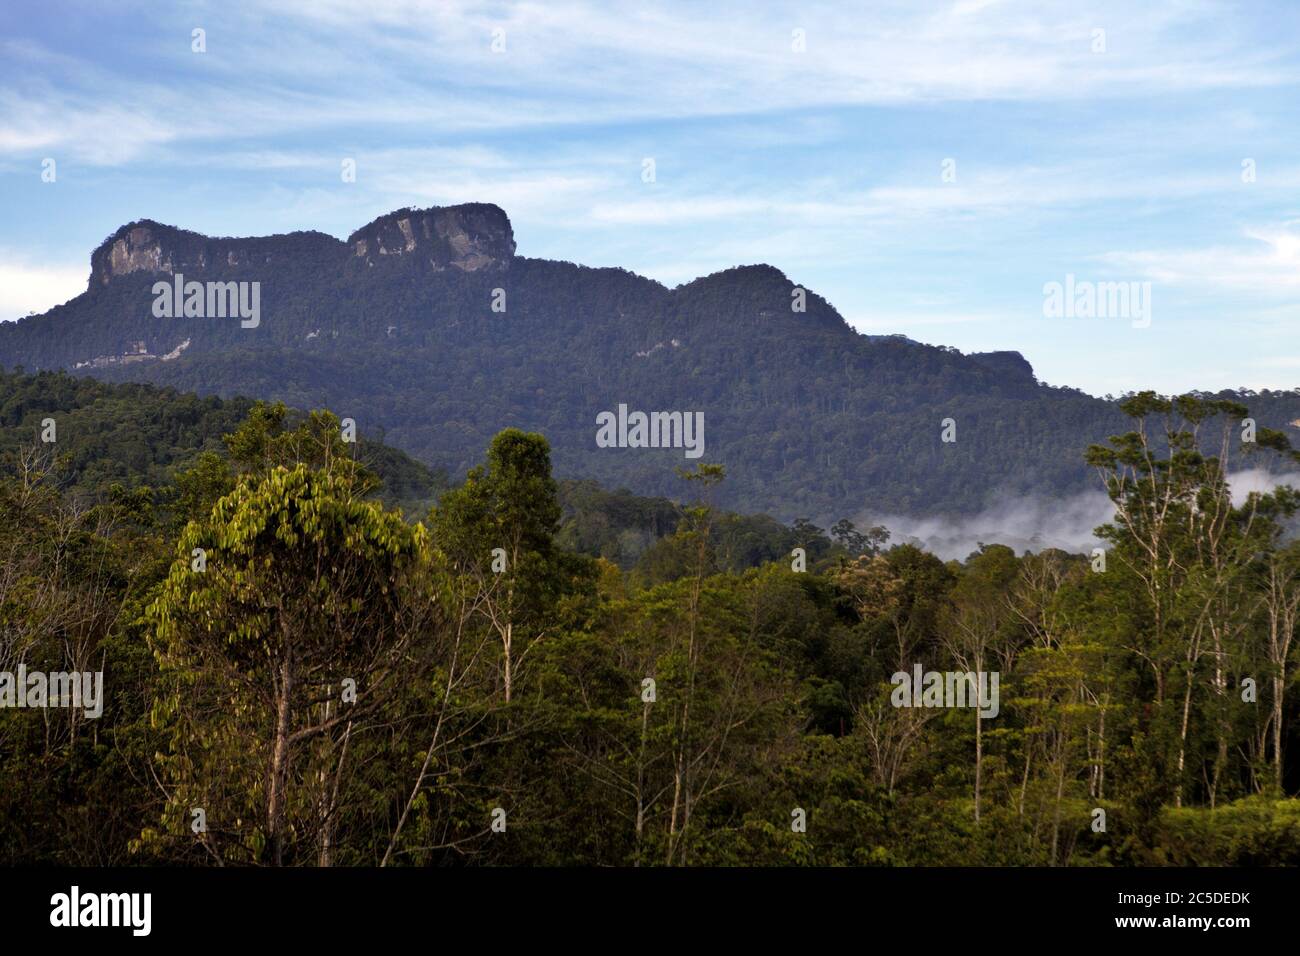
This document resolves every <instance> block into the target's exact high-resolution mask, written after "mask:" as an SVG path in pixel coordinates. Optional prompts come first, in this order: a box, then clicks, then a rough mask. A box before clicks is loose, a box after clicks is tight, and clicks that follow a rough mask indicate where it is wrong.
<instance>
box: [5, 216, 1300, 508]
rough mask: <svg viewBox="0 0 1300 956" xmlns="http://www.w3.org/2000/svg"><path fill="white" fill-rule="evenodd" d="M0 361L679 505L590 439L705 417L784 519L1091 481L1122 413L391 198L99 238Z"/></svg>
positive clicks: (981, 366) (993, 363)
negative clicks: (59, 295) (298, 417)
mask: <svg viewBox="0 0 1300 956" xmlns="http://www.w3.org/2000/svg"><path fill="white" fill-rule="evenodd" d="M178 277H183V280H184V282H185V283H193V282H197V283H202V284H207V285H204V286H203V287H202V288H201V290H200V291H201V293H202V294H201V295H200V296H199V297H197V298H196V299H194V300H193V303H194V305H195V306H196V311H202V312H204V313H205V315H206V316H207V317H204V316H200V315H191V316H189V317H185V316H184V314H183V313H184V311H185V308H184V306H185V302H184V301H182V300H183V299H185V298H187V297H188V290H186V289H184V288H182V289H181V290H180V291H181V292H182V293H183V295H180V296H175V297H174V296H173V295H172V294H171V290H172V288H173V286H174V284H175V283H176V282H177V281H178ZM218 283H223V284H224V283H244V284H245V285H243V286H228V287H227V286H224V285H215V284H218ZM254 283H256V286H254V285H253V284H254ZM214 289H215V290H216V291H215V293H214V291H213V290H214ZM254 290H255V291H256V295H254ZM235 291H241V292H243V293H244V299H243V300H242V304H243V305H245V306H246V308H245V310H244V312H243V313H239V312H238V310H237V308H236V306H237V305H239V304H240V300H238V299H237V298H235V297H231V298H230V299H229V300H227V299H226V298H225V296H226V295H227V294H228V293H231V292H235ZM214 296H215V299H214ZM801 297H804V298H805V301H806V308H805V309H804V310H803V311H796V309H795V303H797V302H798V301H799V299H800V298H801ZM160 303H161V305H160ZM217 305H228V306H229V307H228V308H226V309H225V310H224V311H222V310H219V309H217V308H216V307H215V306H217ZM168 313H172V314H173V315H174V316H176V317H169V315H168ZM254 313H256V314H254ZM0 366H9V367H12V366H22V367H24V368H26V369H28V370H34V369H66V370H69V371H72V372H74V373H77V374H85V375H91V376H95V377H98V378H102V379H106V380H110V381H142V382H152V383H157V384H163V385H169V386H173V387H176V388H178V389H182V390H188V391H195V392H198V393H200V394H215V395H219V396H223V397H232V396H236V395H244V396H250V397H255V398H264V399H269V400H280V401H284V402H285V403H286V404H288V405H290V406H293V407H297V408H318V407H328V408H330V409H332V410H334V411H335V412H336V413H337V414H339V415H340V416H346V417H351V418H354V419H355V420H356V422H357V424H358V428H359V430H360V431H361V433H363V434H366V435H370V436H372V437H374V438H376V439H378V440H381V441H383V442H385V443H387V444H389V445H393V446H396V447H397V448H401V449H403V450H405V451H407V452H409V453H410V454H411V455H413V456H414V457H415V458H417V459H419V460H421V461H423V462H424V463H425V464H427V465H429V466H431V467H434V468H439V469H443V470H445V471H446V472H447V473H448V474H450V475H453V476H458V475H460V474H462V473H463V472H464V471H465V469H466V468H468V467H469V466H470V465H472V464H473V463H475V462H476V461H477V460H478V459H479V457H480V456H481V454H482V450H483V449H484V448H485V447H487V445H488V442H489V441H490V439H491V437H492V435H494V434H495V433H496V432H497V431H498V430H500V429H501V428H504V427H507V426H517V427H521V428H526V429H530V430H536V431H541V432H543V433H544V434H545V435H546V436H547V437H548V438H549V439H550V441H551V444H552V448H553V454H554V461H555V467H556V473H557V474H558V475H560V476H564V477H574V478H587V479H594V480H596V481H598V482H599V483H600V484H601V485H603V486H605V487H610V488H629V489H631V490H632V491H634V492H636V493H637V494H639V495H666V496H670V497H675V496H678V495H679V494H680V491H681V489H680V485H681V482H680V479H679V478H678V477H677V476H676V469H678V468H680V467H683V466H686V467H689V466H691V465H693V464H694V460H693V459H691V458H688V457H686V454H685V451H684V449H683V448H680V447H677V448H628V447H599V446H598V443H597V424H598V416H601V414H602V413H611V414H615V415H616V414H617V413H618V411H619V406H620V405H623V406H626V409H627V411H628V412H635V411H642V412H647V413H648V412H658V411H666V412H681V413H683V414H684V415H685V417H686V420H693V417H694V416H693V413H702V415H703V421H704V431H703V436H704V451H703V457H702V458H700V459H699V460H701V461H706V462H719V463H722V464H724V465H726V466H727V469H728V479H727V481H726V482H725V483H724V485H723V486H722V488H721V490H720V492H719V496H718V503H719V504H721V505H724V506H726V507H731V508H734V509H736V510H739V511H744V512H749V513H754V512H767V513H770V514H772V515H774V516H776V517H779V518H781V519H783V520H789V519H792V518H794V517H797V516H807V517H812V518H814V519H817V520H832V519H833V518H835V517H839V516H844V515H850V516H855V515H858V514H861V513H863V512H874V513H877V514H879V513H892V514H936V513H953V514H958V513H974V512H977V511H979V510H981V509H984V508H986V507H988V506H989V505H991V504H995V503H998V502H1002V501H1007V500H1015V499H1016V498H1017V497H1018V496H1024V495H1029V494H1035V495H1068V494H1073V493H1075V492H1078V491H1080V490H1084V489H1088V488H1094V487H1095V482H1096V479H1095V477H1094V476H1092V475H1090V474H1089V473H1088V471H1087V470H1086V468H1085V467H1084V465H1083V459H1082V453H1083V450H1084V448H1085V447H1086V446H1087V445H1088V444H1089V443H1092V442H1095V441H1102V440H1104V439H1105V437H1106V436H1107V435H1109V434H1112V433H1115V432H1117V431H1120V430H1123V429H1124V428H1125V421H1124V418H1123V416H1122V415H1121V414H1120V413H1119V411H1118V409H1117V408H1116V407H1115V405H1114V403H1112V402H1108V401H1105V400H1102V399H1098V398H1094V397H1092V396H1089V395H1086V394H1084V393H1083V392H1080V391H1077V390H1075V389H1070V388H1059V387H1052V386H1049V385H1046V384H1044V383H1041V382H1039V381H1037V379H1036V378H1035V376H1034V372H1033V369H1032V368H1031V367H1030V365H1029V363H1028V362H1026V361H1025V359H1024V358H1023V357H1022V356H1021V355H1020V354H1019V353H1017V352H990V353H984V354H972V355H964V354H962V353H960V352H958V351H956V350H955V349H951V348H945V347H936V346H928V345H921V344H918V343H916V342H913V341H911V340H909V339H907V338H905V337H903V336H866V335H862V334H859V333H858V332H856V331H855V330H853V329H852V328H851V327H849V326H848V324H847V323H846V322H845V321H844V319H843V318H842V317H841V316H840V314H839V313H838V312H836V310H835V309H834V308H833V307H832V306H831V304H830V303H829V302H827V301H826V300H825V299H823V298H822V297H821V296H819V295H817V294H815V293H813V292H811V291H807V292H806V296H802V295H801V293H800V290H799V287H798V286H796V284H795V283H794V282H792V281H791V280H790V279H789V278H787V277H786V276H785V274H783V273H782V272H781V271H779V270H778V269H776V268H773V267H772V266H770V265H746V266H739V267H736V268H732V269H727V270H725V271H722V272H719V273H716V274H714V275H710V276H706V277H703V278H700V279H696V280H694V281H692V282H689V283H686V284H684V285H681V286H678V287H676V288H673V289H670V288H667V287H665V286H663V285H661V284H659V283H657V282H654V281H652V280H650V279H647V278H644V277H642V276H638V275H635V274H634V273H632V272H629V271H627V270H624V269H610V268H601V269H595V268H588V267H585V266H580V265H575V264H573V263H569V262H556V261H550V260H543V259H532V258H528V257H525V256H519V255H516V250H515V241H514V235H513V231H512V229H511V226H510V221H509V219H508V217H507V216H506V214H505V212H504V211H503V210H501V209H500V208H498V207H496V206H493V205H486V204H467V205H461V206H450V207H442V208H432V209H400V210H397V211H395V212H392V213H389V214H387V215H384V216H381V217H379V218H378V219H376V220H374V221H373V222H371V223H369V224H368V225H366V226H364V227H362V228H361V229H359V230H357V231H356V232H355V233H353V234H352V235H351V236H349V237H348V239H347V241H346V242H344V241H340V240H338V239H336V238H334V237H331V236H327V235H324V234H322V233H317V232H295V233H291V234H288V235H276V236H269V237H260V238H247V239H230V238H209V237H207V236H203V235H200V234H198V233H194V232H188V231H185V230H182V229H177V228H174V227H172V226H166V225H162V224H160V223H157V222H153V221H150V220H141V221H138V222H133V223H130V224H128V225H125V226H123V227H122V228H120V229H118V230H117V231H116V232H115V233H113V234H112V235H111V236H109V237H108V238H107V239H106V240H105V241H104V242H103V243H102V244H101V245H100V246H99V248H97V249H96V250H95V251H94V252H93V254H92V256H91V274H90V279H89V282H88V285H87V289H86V291H85V292H84V293H82V294H81V295H79V296H77V297H76V298H75V299H73V300H71V301H70V302H68V303H66V304H64V305H61V306H58V307H57V308H54V309H51V310H50V311H49V312H47V313H45V314H43V315H37V316H31V317H28V318H26V319H23V320H20V321H18V322H14V323H6V324H3V325H0ZM1241 397H1242V398H1243V400H1244V401H1246V402H1247V404H1248V405H1249V406H1250V408H1251V410H1252V413H1253V414H1254V415H1255V416H1256V418H1257V419H1258V420H1259V422H1260V424H1262V425H1268V426H1270V427H1286V426H1287V425H1288V423H1289V422H1292V421H1294V420H1296V419H1300V392H1272V393H1268V392H1266V393H1262V394H1259V395H1255V394H1250V395H1246V396H1241ZM946 418H952V419H954V421H955V422H956V437H957V441H956V442H955V443H944V442H943V441H941V423H942V421H943V420H944V419H946Z"/></svg>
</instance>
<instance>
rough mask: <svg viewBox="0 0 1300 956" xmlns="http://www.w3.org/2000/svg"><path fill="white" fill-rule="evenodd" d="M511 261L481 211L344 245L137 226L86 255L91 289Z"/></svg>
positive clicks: (505, 221) (389, 226)
mask: <svg viewBox="0 0 1300 956" xmlns="http://www.w3.org/2000/svg"><path fill="white" fill-rule="evenodd" d="M514 255H515V237H514V230H512V229H511V227H510V219H509V218H508V217H507V216H506V214H505V212H504V211H503V210H502V209H501V208H500V207H498V206H493V205H490V204H487V203H468V204H466V205H462V206H442V207H439V206H435V207H433V208H431V209H399V210H397V211H396V212H390V213H388V214H387V215H384V216H380V217H379V218H378V219H376V220H374V221H373V222H371V223H369V224H368V225H366V226H363V227H362V228H360V229H358V230H357V231H356V232H354V233H353V234H352V235H351V236H349V237H348V241H347V242H346V243H342V242H339V240H337V239H335V238H334V237H333V236H327V235H325V234H324V233H320V232H294V233H289V234H288V235H278V236H260V237H251V238H246V239H214V238H210V237H208V236H204V235H202V234H200V233H197V232H190V231H188V230H185V229H177V228H175V227H174V226H166V225H163V224H162V223H159V222H154V221H153V220H151V219H141V220H139V221H137V222H132V223H128V224H127V225H125V226H123V227H122V228H120V229H118V230H117V231H116V232H115V233H113V235H111V236H109V237H108V238H107V239H105V240H104V242H102V243H101V244H100V246H99V248H98V249H96V250H95V251H94V253H92V254H91V257H90V288H91V289H94V288H95V287H96V286H106V285H108V284H109V283H110V282H112V281H113V279H115V278H117V277H120V276H127V275H131V274H133V273H138V272H143V273H147V274H165V275H173V274H175V273H177V272H181V273H185V274H188V275H193V276H194V277H195V278H202V276H201V275H200V274H201V273H205V272H209V271H211V272H217V273H224V272H228V271H230V270H238V269H248V268H252V269H256V268H259V267H265V266H272V267H278V266H282V265H285V264H286V263H287V262H289V261H290V260H293V259H298V260H301V261H302V262H303V263H304V264H305V265H307V266H308V267H309V268H313V269H337V268H338V267H340V266H341V265H343V264H344V263H345V262H347V261H349V260H355V261H360V262H362V263H365V264H366V265H373V264H374V263H375V262H376V261H378V260H380V259H383V258H388V257H392V258H407V259H409V260H411V261H414V262H418V263H421V264H422V265H426V266H427V267H428V268H429V269H431V270H432V271H434V272H443V271H446V270H448V269H458V270H460V271H461V272H490V271H494V270H502V269H507V268H509V266H510V260H511V259H513V258H514Z"/></svg>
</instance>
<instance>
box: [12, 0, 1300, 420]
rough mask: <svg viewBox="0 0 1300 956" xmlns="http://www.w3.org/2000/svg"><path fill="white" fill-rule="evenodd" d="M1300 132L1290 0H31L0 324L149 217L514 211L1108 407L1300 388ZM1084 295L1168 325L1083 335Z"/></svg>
mask: <svg viewBox="0 0 1300 956" xmlns="http://www.w3.org/2000/svg"><path fill="white" fill-rule="evenodd" d="M197 30H201V31H202V33H201V34H199V35H198V39H196V33H195V31H197ZM197 47H202V49H201V50H199V49H196V48H197ZM1297 147H1300V4H1297V3H1294V2H1270V3H1263V2H1261V3H1243V4H1234V3H1213V2H1195V0H1168V2H1166V0H1144V2H1141V3H1134V2H1132V0H1124V2H1120V3H1104V2H1101V3H1091V2H1085V0H1073V2H1065V3H1054V2H1032V3H1015V2H998V0H960V2H955V3H954V2H946V3H925V2H898V3H894V2H881V3H862V4H849V3H844V2H839V3H825V4H823V3H816V2H809V3H788V4H766V3H762V2H744V3H734V4H732V3H726V2H711V3H708V4H701V3H682V4H671V3H663V4H653V5H651V4H644V3H627V4H624V3H618V2H603V3H574V2H567V0H547V2H527V3H507V2H496V3H471V2H460V0H436V2H402V3H399V2H396V0H365V2H353V0H287V2H276V3H270V2H266V3H263V2H258V0H241V2H238V3H234V2H228V0H223V2H220V3H204V2H194V3H187V2H174V3H138V2H133V0H115V2H114V3H112V4H104V3H101V2H94V3H90V2H87V3H78V2H60V0H42V2H27V0H6V2H5V3H4V4H3V6H0V320H10V319H15V318H18V317H20V316H22V315H25V314H27V313H29V312H32V311H35V312H42V311H45V310H46V309H48V308H50V307H52V306H54V305H57V304H59V303H61V302H64V301H66V300H67V299H69V298H71V297H73V296H74V295H76V294H78V293H80V292H81V291H82V290H84V288H85V284H86V279H87V277H88V274H89V259H90V253H91V251H92V250H93V249H94V248H95V246H97V245H98V244H99V243H100V242H101V241H103V239H104V238H105V237H106V236H108V235H109V234H110V233H112V232H113V231H114V230H116V229H117V227H119V226H120V225H122V224H124V223H126V222H130V221H133V220H136V219H145V218H148V219H154V220H157V221H160V222H164V223H168V224H171V225H175V226H180V227H182V228H186V229H192V230H195V231H198V232H202V233H206V234H208V235H214V236H245V235H269V234H272V233H283V232H291V231H294V230H301V229H315V230H320V231H322V232H327V233H330V234H332V235H335V236H338V237H340V238H345V237H346V236H347V235H348V234H349V233H351V232H352V231H353V230H355V229H357V228H359V227H360V226H362V225H364V224H365V223H367V222H369V221H370V220H372V219H374V218H375V217H377V216H379V215H382V214H383V213H385V212H389V211H391V210H393V209H397V208H400V207H404V206H421V207H423V206H433V205H447V204H452V203H459V202H493V203H496V204H498V205H499V206H501V207H502V208H503V209H505V211H506V212H507V214H508V215H509V216H510V219H511V222H512V223H513V226H514V230H515V239H516V241H517V243H518V249H517V251H518V254H520V255H525V256H532V257H539V258H550V259H565V260H570V261H573V262H579V263H583V264H586V265H592V266H622V267H625V268H628V269H631V270H633V271H635V272H638V273H640V274H642V275H646V276H650V277H652V278H654V279H657V280H659V281H661V282H664V283H665V284H667V285H669V286H673V285H677V284H679V283H682V282H687V281H689V280H691V279H693V278H695V277H697V276H701V275H707V274H709V273H712V272H717V271H719V270H721V269H726V268H730V267H732V266H735V265H743V264H753V263H760V262H764V263H770V264H771V265H774V266H776V267H777V268H779V269H781V270H782V271H783V272H784V273H785V274H786V275H787V276H788V277H789V278H790V279H791V280H792V281H793V282H796V283H798V284H800V285H802V286H804V287H806V288H808V289H811V290H813V291H814V292H816V293H818V294H820V295H822V296H824V297H825V298H826V299H827V300H829V301H830V302H831V304H832V305H834V306H835V307H836V308H837V309H838V310H839V312H840V313H841V314H842V315H843V316H844V317H845V319H846V320H847V321H848V322H849V323H850V324H851V325H852V326H854V327H855V328H857V329H859V330H861V331H863V332H867V333H870V334H877V335H878V334H891V333H897V334H902V335H907V336H909V337H911V338H913V339H916V340H918V341H922V342H928V343H933V344H937V345H948V346H953V347H956V348H958V349H961V350H962V351H964V352H974V351H990V350H995V349H1013V350H1016V351H1019V352H1021V353H1022V354H1023V355H1024V356H1025V357H1026V358H1027V359H1028V360H1029V361H1030V363H1031V364H1032V365H1033V366H1034V369H1035V372H1036V374H1037V376H1038V378H1039V379H1040V380H1042V381H1045V382H1048V383H1050V384H1053V385H1068V386H1072V387H1075V388H1080V389H1083V390H1084V391H1087V392H1089V393H1092V394H1095V395H1106V394H1114V395H1118V394H1121V393H1123V392H1126V391H1130V390H1137V389H1143V388H1155V389H1158V390H1160V391H1162V392H1166V393H1172V392H1180V391H1185V390H1188V389H1193V388H1203V389H1219V388H1254V389H1262V388H1295V387H1297V386H1300V149H1298V148H1297ZM347 161H352V162H353V163H355V171H356V174H355V181H347V177H345V176H344V174H343V170H344V166H345V163H346V162H347ZM51 172H52V173H53V175H51ZM651 172H652V173H653V175H651ZM1067 276H1068V277H1073V278H1072V279H1071V280H1070V282H1071V286H1070V288H1072V289H1075V290H1079V289H1089V288H1091V289H1095V288H1097V287H1098V286H1100V287H1101V288H1103V289H1104V288H1106V287H1105V286H1104V285H1101V284H1104V283H1125V284H1126V285H1125V286H1124V288H1125V289H1129V290H1132V292H1133V293H1134V297H1133V299H1132V300H1131V302H1132V303H1140V302H1143V301H1147V302H1148V304H1149V308H1148V309H1147V310H1145V311H1144V312H1143V313H1142V314H1141V315H1138V314H1132V308H1133V306H1131V307H1130V312H1122V311H1121V310H1114V311H1120V312H1121V314H1108V315H1094V316H1087V315H1079V314H1069V312H1068V311H1067V314H1064V315H1061V314H1054V313H1052V310H1051V309H1050V308H1047V307H1045V303H1046V302H1047V301H1048V299H1049V297H1050V296H1049V293H1048V291H1047V290H1049V289H1051V287H1052V285H1051V284H1052V283H1058V284H1060V286H1061V287H1065V284H1066V282H1067ZM1144 283H1149V285H1146V286H1144V285H1143V284H1144ZM1111 288H1115V287H1111ZM1142 290H1148V291H1147V294H1149V300H1148V299H1144V298H1143V292H1142Z"/></svg>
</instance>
